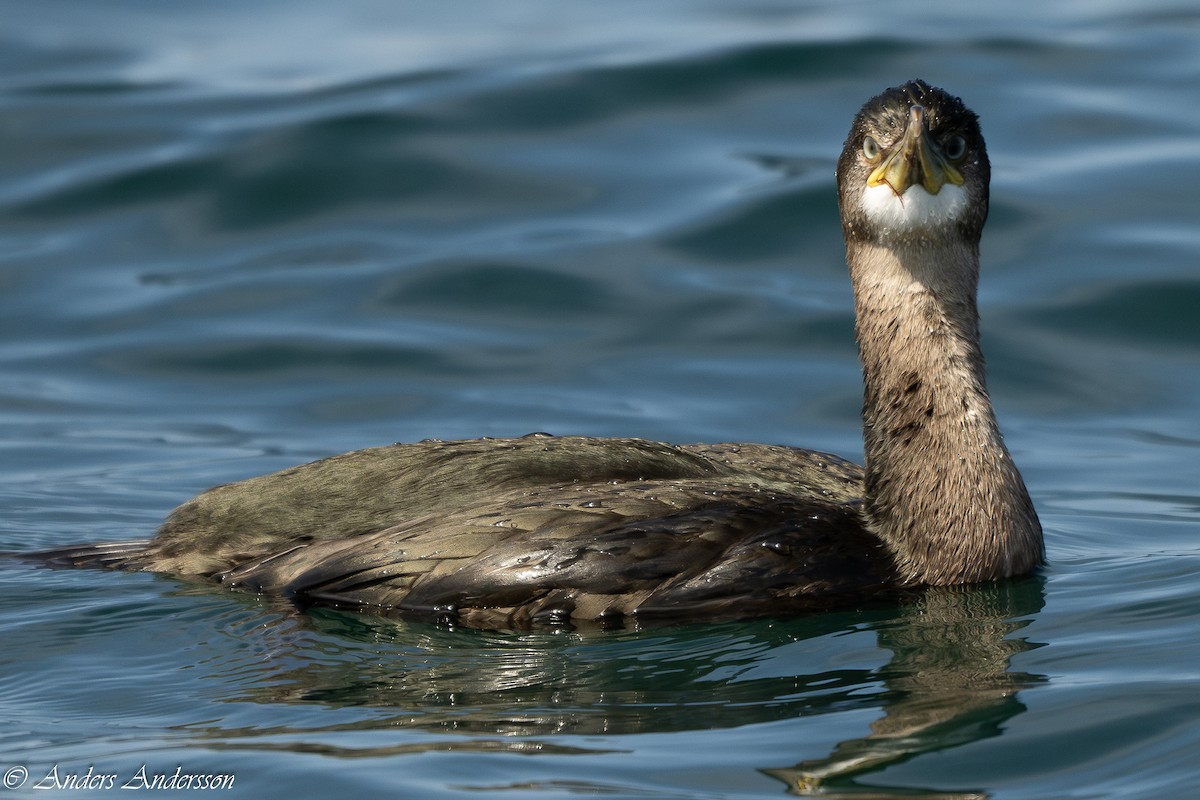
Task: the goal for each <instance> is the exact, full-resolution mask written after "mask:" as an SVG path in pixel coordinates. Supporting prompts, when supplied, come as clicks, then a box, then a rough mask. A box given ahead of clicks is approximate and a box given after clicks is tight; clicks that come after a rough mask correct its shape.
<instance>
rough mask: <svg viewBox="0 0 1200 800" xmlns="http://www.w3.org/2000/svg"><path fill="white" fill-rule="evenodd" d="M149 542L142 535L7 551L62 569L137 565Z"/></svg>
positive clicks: (18, 556)
mask: <svg viewBox="0 0 1200 800" xmlns="http://www.w3.org/2000/svg"><path fill="white" fill-rule="evenodd" d="M149 544H150V542H149V541H148V540H145V539H143V540H139V541H133V542H101V543H100V544H77V545H68V546H66V547H55V548H52V549H50V550H35V551H32V552H24V553H11V554H10V555H12V556H15V557H17V558H20V559H22V560H23V561H35V562H39V563H42V564H45V565H46V566H48V567H59V568H63V569H140V568H141V567H142V562H143V559H144V558H145V555H146V550H147V547H148V546H149Z"/></svg>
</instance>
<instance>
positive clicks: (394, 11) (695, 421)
mask: <svg viewBox="0 0 1200 800" xmlns="http://www.w3.org/2000/svg"><path fill="white" fill-rule="evenodd" d="M966 8H968V7H967V6H963V5H961V4H957V3H938V2H924V3H914V4H906V5H905V7H904V9H903V10H902V11H898V10H896V7H895V6H894V4H891V3H881V2H863V3H841V2H838V3H833V2H830V3H815V2H813V3H797V2H768V1H767V0H752V1H750V2H747V1H746V0H710V2H658V3H643V2H632V1H628V2H621V1H617V2H606V3H603V4H601V3H560V2H556V1H552V0H545V1H544V2H522V3H511V4H501V3H487V2H454V3H447V2H434V1H433V0H430V2H409V3H404V4H394V3H387V2H372V0H355V1H353V2H345V3H341V4H336V5H334V4H321V3H313V2H287V3H283V2H262V3H254V4H246V3H234V2H208V3H203V4H193V5H192V6H186V5H182V4H161V3H151V2H134V1H133V0H129V1H127V2H108V3H94V2H68V1H67V0H41V2H38V3H16V2H3V3H0V17H2V18H3V20H4V25H3V28H2V29H0V549H25V548H32V547H43V546H51V545H56V544H65V543H70V542H78V541H93V540H104V539H120V538H131V537H144V536H146V535H148V534H149V533H150V532H151V531H152V530H153V528H154V526H155V525H156V524H157V522H158V521H159V520H160V519H161V518H162V516H163V515H164V514H165V513H166V511H167V510H169V509H170V508H171V507H172V506H173V505H175V504H177V503H178V502H181V501H182V500H184V499H186V498H187V497H189V496H190V495H192V494H194V493H195V492H197V491H200V490H202V489H204V488H206V487H208V486H209V485H212V484H214V483H219V482H225V481H229V480H234V479H238V478H243V477H247V476H250V475H255V474H260V473H263V472H267V471H270V470H273V469H276V468H280V467H284V466H287V465H291V464H295V463H299V462H302V461H306V460H310V459H312V458H316V457H320V456H323V455H326V454H329V453H334V452H339V451H342V450H347V449H351V448H355V447H363V446H368V445H373V444H380V443H386V442H391V441H404V440H415V439H421V438H425V437H430V436H435V437H441V438H453V437H466V436H478V435H515V434H522V433H526V432H528V431H531V430H549V431H552V432H556V433H584V434H593V435H607V434H628V435H640V436H646V437H650V438H655V439H665V440H674V441H695V440H710V441H713V440H756V441H769V442H778V443H785V444H796V445H802V446H809V447H817V448H820V449H825V450H831V451H834V452H839V453H843V454H845V455H847V456H852V457H855V458H858V457H859V455H860V453H861V450H860V442H859V436H860V432H859V427H858V425H859V423H858V417H857V413H858V406H859V401H860V392H861V389H860V386H859V372H858V366H857V363H856V361H855V355H856V351H855V346H854V342H853V330H852V316H851V307H850V290H849V285H848V282H847V279H846V276H845V269H844V266H843V263H842V253H841V242H840V235H839V229H838V222H837V211H836V204H835V198H834V186H833V166H834V160H835V158H836V156H837V153H838V151H839V149H840V146H841V141H842V138H843V137H844V135H845V132H846V129H847V127H848V125H849V121H850V118H851V117H852V115H853V114H854V112H855V111H856V110H857V108H858V106H859V105H860V104H861V103H862V102H863V101H864V100H865V99H866V98H867V97H869V96H871V95H872V94H875V93H876V92H878V91H879V90H881V89H883V88H885V87H887V86H890V85H894V84H896V83H899V82H901V81H903V80H906V79H908V78H911V77H917V76H920V77H924V78H926V79H927V80H929V81H931V82H933V83H935V84H942V85H945V86H946V87H947V88H949V89H951V90H952V91H954V92H955V93H958V94H961V95H962V96H963V97H964V98H965V99H966V100H967V102H968V103H969V104H970V105H971V106H972V107H974V108H975V109H976V110H977V111H978V112H979V113H980V115H981V117H982V120H983V124H984V130H985V133H986V134H987V136H988V141H989V147H990V151H991V156H992V162H993V165H994V182H993V187H992V197H993V205H992V217H991V220H990V222H989V225H988V229H987V231H986V232H985V241H984V261H985V265H984V277H983V286H982V294H981V313H982V316H983V326H984V331H985V340H984V346H985V350H986V352H987V354H988V357H989V367H990V376H991V377H990V387H991V390H992V394H993V397H994V400H995V402H996V404H997V407H998V410H999V413H1000V416H1001V421H1002V424H1003V426H1004V429H1005V432H1006V436H1007V441H1008V443H1009V445H1010V447H1011V449H1012V450H1013V451H1014V453H1015V455H1016V457H1017V460H1018V462H1019V464H1020V465H1021V467H1022V470H1023V472H1024V474H1025V476H1026V479H1027V482H1028V483H1029V486H1030V489H1031V491H1032V493H1033V495H1034V499H1035V501H1036V503H1037V505H1038V508H1039V511H1040V513H1041V516H1042V519H1043V522H1044V523H1045V526H1046V530H1047V543H1048V548H1049V557H1050V565H1049V567H1048V568H1047V569H1046V570H1045V572H1044V573H1043V575H1042V576H1040V577H1038V578H1036V579H1031V580H1026V581H1018V582H1015V583H1014V584H1011V585H1008V586H1005V587H1001V588H1000V589H974V590H970V591H964V592H959V593H933V594H930V595H929V596H927V597H924V598H922V599H920V600H919V601H916V602H913V603H911V604H909V605H905V606H902V607H897V608H890V609H882V610H877V611H873V612H870V613H867V612H862V613H849V614H840V615H828V616H820V617H813V618H808V619H793V620H777V621H763V622H756V623H752V624H738V625H731V624H723V625H709V626H705V625H699V626H692V627H685V628H672V629H663V630H654V631H642V632H637V631H625V632H615V633H607V634H603V633H586V632H575V633H568V632H562V633H558V634H550V633H538V634H503V633H481V632H470V631H455V630H441V629H438V628H435V627H431V626H427V625H422V624H402V623H396V622H384V621H380V620H374V619H371V618H366V617H356V616H348V615H342V614H337V613H333V612H319V613H314V614H308V615H297V614H295V613H294V612H292V611H291V610H289V609H288V608H286V607H284V606H280V605H278V604H276V603H273V602H272V601H270V600H267V599H263V598H257V597H252V596H247V595H239V594H229V593H226V592H223V591H222V590H220V589H215V588H212V587H209V586H206V585H193V584H188V583H184V582H180V581H177V580H173V579H169V578H162V577H156V576H150V575H128V574H107V573H98V572H48V571H45V570H38V569H33V568H29V567H26V566H22V565H14V564H8V565H5V566H4V568H3V572H2V577H0V720H3V722H4V724H3V725H2V726H0V768H3V769H6V770H9V769H15V770H16V771H15V772H10V773H6V774H5V779H6V781H7V780H11V781H13V782H14V783H16V782H17V781H18V780H19V779H20V778H21V774H20V769H21V768H24V769H26V770H27V771H28V772H27V778H26V779H25V782H24V785H23V788H22V789H21V790H20V791H18V792H17V793H16V794H17V795H19V796H29V795H32V794H34V792H33V790H32V789H31V786H32V785H33V784H34V783H36V782H38V781H43V782H45V781H46V776H47V775H48V774H50V773H52V771H57V772H56V774H58V775H59V776H60V777H61V778H65V777H66V776H67V775H70V774H77V775H83V774H86V773H87V770H88V769H89V767H90V768H91V769H92V775H93V776H94V775H103V774H114V775H116V776H117V781H116V783H117V784H118V785H119V783H121V782H125V781H127V780H129V779H130V778H132V777H135V775H136V772H137V770H138V769H139V768H140V767H141V766H142V765H146V768H147V771H148V773H151V774H152V773H154V772H162V773H167V774H170V773H173V772H174V771H175V770H176V768H177V767H180V768H182V772H183V773H191V774H199V773H222V774H226V773H227V774H232V775H235V776H236V781H235V785H234V787H233V789H232V790H221V791H218V792H215V793H216V794H220V795H222V796H238V797H288V798H294V797H297V796H322V795H324V796H329V795H331V794H332V793H334V792H339V793H341V792H352V793H356V794H359V795H362V796H371V795H380V796H383V795H386V796H389V797H404V798H439V797H479V796H484V795H496V796H509V797H521V798H525V797H536V798H566V797H573V796H576V795H590V794H602V795H604V796H609V797H620V798H625V797H629V798H644V797H656V798H748V797H754V798H760V797H778V796H781V795H784V794H785V793H786V792H787V791H788V790H789V786H790V787H791V790H792V791H802V790H803V788H804V787H805V786H810V785H812V784H811V781H812V776H820V777H821V779H822V780H823V783H822V784H821V786H822V787H823V788H822V791H824V792H826V796H835V797H839V796H845V797H851V796H871V797H977V796H990V797H996V798H1068V797H1079V798H1084V797H1086V798H1098V797H1106V798H1107V797H1113V798H1118V797H1119V798H1164V797H1188V796H1194V795H1195V794H1196V791H1197V790H1196V788H1195V786H1196V783H1197V780H1198V779H1200V756H1198V755H1197V753H1200V691H1198V688H1200V644H1197V643H1198V642H1200V588H1198V586H1197V584H1198V581H1197V571H1198V568H1200V545H1198V544H1197V533H1198V531H1200V491H1198V483H1200V480H1198V479H1200V468H1198V467H1197V459H1198V457H1200V422H1198V421H1197V402H1196V399H1195V398H1196V394H1197V390H1198V389H1200V370H1198V366H1200V323H1198V322H1197V309H1200V277H1198V270H1197V267H1198V265H1200V227H1198V226H1197V223H1196V218H1197V202H1196V199H1195V198H1196V187H1197V186H1198V185H1200V104H1198V103H1197V97H1198V92H1200V47H1197V41H1198V40H1200V12H1198V11H1197V10H1196V9H1195V8H1194V6H1193V4H1190V3H1172V2H1166V1H1165V0H1152V2H1146V3H1141V4H1138V5H1136V6H1130V5H1129V4H1128V3H1087V2H1074V3H1057V4H1050V3H1031V2H1017V3H1009V4H1004V5H1003V6H999V5H998V6H996V10H995V11H974V10H964V9H966ZM805 776H809V777H807V778H806V777H805ZM806 781H810V783H806ZM868 787H873V788H868ZM864 792H870V793H869V794H867V795H864V794H863V793H864ZM78 794H79V793H76V795H78ZM104 795H117V796H129V795H128V793H122V792H120V791H119V790H117V789H113V790H111V791H107V792H106V791H103V790H96V791H90V792H87V793H86V796H89V797H98V796H104ZM36 796H47V795H41V794H38V795H36ZM49 796H54V793H51V794H50V795H49Z"/></svg>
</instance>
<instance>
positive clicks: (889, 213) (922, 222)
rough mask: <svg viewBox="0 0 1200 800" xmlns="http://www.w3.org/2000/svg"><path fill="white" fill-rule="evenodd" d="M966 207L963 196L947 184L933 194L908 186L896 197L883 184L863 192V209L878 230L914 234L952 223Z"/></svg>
mask: <svg viewBox="0 0 1200 800" xmlns="http://www.w3.org/2000/svg"><path fill="white" fill-rule="evenodd" d="M966 208H967V193H966V192H964V191H963V188H962V187H961V186H956V185H954V184H952V183H948V184H946V185H945V186H943V187H942V189H941V191H939V192H938V193H937V194H930V193H929V192H927V191H925V188H924V187H923V186H910V187H909V188H908V191H906V192H905V193H904V194H903V195H901V196H899V197H897V196H896V193H895V192H894V191H892V187H890V186H888V185H887V184H882V185H880V186H868V187H867V188H866V189H864V190H863V210H864V211H865V212H866V215H867V218H868V219H870V220H871V221H872V222H873V223H875V225H876V226H878V228H879V229H880V230H881V231H884V232H887V233H917V232H920V231H924V230H932V229H934V228H941V227H943V226H945V225H947V224H949V223H952V222H956V221H957V220H958V219H959V217H961V216H962V214H963V212H964V211H965V210H966Z"/></svg>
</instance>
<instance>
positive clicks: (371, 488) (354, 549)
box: [42, 81, 1042, 627]
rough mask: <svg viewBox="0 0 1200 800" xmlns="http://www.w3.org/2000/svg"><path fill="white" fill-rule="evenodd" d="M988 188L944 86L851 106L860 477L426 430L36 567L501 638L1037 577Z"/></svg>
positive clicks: (805, 463)
mask: <svg viewBox="0 0 1200 800" xmlns="http://www.w3.org/2000/svg"><path fill="white" fill-rule="evenodd" d="M988 180H989V167H988V160H987V153H986V151H985V148H984V143H983V138H982V136H981V134H980V132H979V126H978V122H977V120H976V117H975V115H974V114H973V113H972V112H970V111H969V110H968V109H966V108H965V107H964V106H963V105H962V103H961V101H959V100H958V99H957V98H955V97H952V96H950V95H948V94H946V93H945V92H943V91H942V90H940V89H934V88H932V87H930V86H928V85H927V84H924V83H922V82H920V81H913V82H910V83H908V84H905V85H904V86H901V87H898V88H895V89H889V90H888V91H887V92H884V93H883V94H881V95H879V96H878V97H876V98H874V99H872V100H870V101H869V102H868V103H867V104H866V105H865V106H863V109H862V110H861V111H860V112H859V114H858V116H857V117H856V118H855V121H854V125H853V127H852V129H851V132H850V136H849V137H848V138H847V140H846V144H845V148H844V150H843V152H842V155H841V158H840V160H839V161H838V188H839V201H840V207H841V213H842V223H843V231H844V234H845V238H846V251H847V260H848V262H849V265H850V275H851V279H852V281H853V283H854V289H855V306H856V312H857V321H858V327H857V330H858V339H859V344H860V350H861V355H862V360H863V369H864V382H865V402H864V409H863V420H864V431H865V433H864V435H865V441H866V455H867V467H866V470H865V475H864V471H863V470H861V469H860V468H858V467H856V466H855V465H853V464H850V463H848V462H846V461H843V460H841V459H839V458H836V457H834V456H829V455H826V454H823V453H816V452H812V451H807V450H798V449H795V448H787V447H773V446H767V445H757V444H718V445H685V446H674V445H667V444H661V443H656V442H649V441H643V440H640V439H591V438H583V437H561V438H560V437H553V436H548V435H545V434H533V435H530V436H527V437H523V438H520V439H477V440H471V441H462V442H442V441H426V442H420V443H417V444H401V445H393V446H391V447H380V448H373V449H369V450H360V451H356V452H352V453H345V454H342V455H339V456H333V457H331V458H326V459H323V460H321V461H316V462H313V463H311V464H306V465H303V466H299V467H295V468H292V469H289V470H284V471H283V472H279V473H275V474H273V475H266V476H263V477H259V478H253V479H251V480H247V481H242V482H240V483H235V484H229V485H225V486H218V487H216V488H215V489H211V490H209V491H207V492H205V493H203V494H201V495H200V496H198V497H196V498H195V499H193V500H190V501H189V502H187V503H185V504H183V505H182V506H180V507H179V508H177V509H175V511H174V512H172V513H171V515H170V516H169V517H168V519H167V520H166V522H165V523H164V524H163V526H162V527H161V528H160V529H159V531H158V534H157V536H156V537H155V538H154V539H153V540H152V541H150V542H131V543H121V544H112V545H96V546H91V547H74V548H63V549H61V550H57V551H52V552H48V553H44V554H42V555H43V557H45V558H47V559H49V561H50V562H51V563H54V564H58V565H79V566H106V567H114V568H125V569H141V570H150V571H156V572H168V573H176V574H182V575H201V576H211V577H214V578H217V579H219V580H221V581H223V582H224V583H226V584H228V585H231V586H238V587H244V588H248V589H252V590H255V591H262V592H271V593H279V594H283V595H286V596H288V597H291V598H293V599H294V600H295V601H297V602H300V603H311V602H320V603H332V604H337V605H342V606H350V607H359V608H373V609H381V610H383V609H386V610H392V611H399V612H401V613H409V614H416V615H429V616H433V617H438V618H446V619H452V620H455V621H458V622H461V623H465V624H473V625H481V626H501V627H507V626H525V625H529V624H535V623H539V622H563V621H566V620H568V619H589V620H619V619H622V618H625V617H633V618H637V619H657V618H663V619H672V620H678V619H685V618H713V617H722V618H727V617H730V616H749V615H761V614H769V613H790V612H795V611H804V610H815V609H825V608H832V607H837V606H845V605H849V604H853V603H856V602H860V601H861V600H862V599H863V598H864V597H868V596H871V595H874V594H877V593H879V592H887V591H895V590H898V589H900V588H902V587H908V586H919V585H931V584H933V585H942V584H957V583H969V582H976V581H986V580H993V579H997V578H1004V577H1008V576H1012V575H1019V574H1022V573H1025V572H1028V571H1030V570H1032V569H1033V568H1034V567H1036V565H1037V564H1038V563H1040V561H1041V559H1042V537H1041V527H1040V525H1039V524H1038V520H1037V515H1036V514H1035V513H1034V510H1033V506H1032V503H1031V502H1030V500H1029V495H1028V493H1027V492H1026V490H1025V486H1024V484H1023V482H1022V481H1021V477H1020V474H1019V473H1018V472H1017V469H1016V467H1015V466H1014V465H1013V462H1012V459H1011V458H1010V456H1009V454H1008V451H1007V450H1006V449H1005V447H1004V444H1003V441H1002V439H1001V437H1000V432H999V429H998V427H997V425H996V420H995V416H994V414H993V412H992V408H991V404H990V401H989V399H988V396H987V392H986V388H985V385H984V372H983V357H982V354H981V353H980V350H979V334H978V318H977V313H976V306H975V293H976V284H977V281H978V275H979V236H980V232H981V231H982V228H983V223H984V220H985V219H986V217H987V205H988Z"/></svg>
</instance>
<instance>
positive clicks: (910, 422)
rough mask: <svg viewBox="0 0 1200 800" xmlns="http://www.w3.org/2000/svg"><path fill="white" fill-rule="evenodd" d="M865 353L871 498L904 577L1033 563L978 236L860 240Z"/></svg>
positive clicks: (980, 573) (988, 575) (974, 575)
mask: <svg viewBox="0 0 1200 800" xmlns="http://www.w3.org/2000/svg"><path fill="white" fill-rule="evenodd" d="M848 257H849V263H850V270H851V276H852V278H853V282H854V290H855V306H856V309H857V314H858V322H857V332H858V340H859V348H860V353H861V356H862V361H863V374H864V404H863V436H864V442H865V449H866V457H867V462H866V470H867V476H866V487H865V488H866V510H867V514H868V517H869V519H870V524H871V525H872V527H873V528H874V530H875V531H876V532H877V533H878V534H879V535H880V536H881V537H882V538H883V539H884V540H885V541H886V542H887V543H888V544H889V545H890V546H891V548H892V549H893V551H894V553H895V554H896V558H897V562H898V565H899V569H900V573H901V575H902V577H903V578H905V579H906V580H909V581H911V582H915V583H930V584H951V583H966V582H972V581H980V580H989V579H993V578H1000V577H1007V576H1010V575H1017V574H1022V573H1024V572H1028V571H1029V570H1030V569H1032V568H1033V567H1034V566H1036V564H1037V563H1038V562H1039V561H1040V560H1041V558H1042V543H1041V540H1042V535H1041V527H1040V525H1039V523H1038V519H1037V515H1036V514H1035V512H1034V510H1033V504H1032V503H1031V501H1030V499H1029V494H1028V492H1027V491H1026V489H1025V484H1024V482H1023V481H1022V480H1021V476H1020V474H1019V473H1018V471H1017V468H1016V466H1015V465H1014V464H1013V461H1012V458H1011V457H1010V456H1009V453H1008V450H1007V449H1006V448H1005V446H1004V442H1003V439H1002V438H1001V435H1000V430H999V427H998V426H997V424H996V417H995V414H994V413H993V411H992V406H991V402H990V400H989V398H988V395H987V388H986V386H985V382H984V370H983V355H982V353H981V352H980V349H979V333H978V318H977V313H976V306H975V283H976V276H977V274H978V256H977V253H976V251H975V250H974V248H972V247H964V246H954V245H948V244H926V245H914V246H911V247H908V248H899V249H897V248H884V247H880V246H877V245H871V244H865V243H852V244H851V245H850V246H849V248H848Z"/></svg>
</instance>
